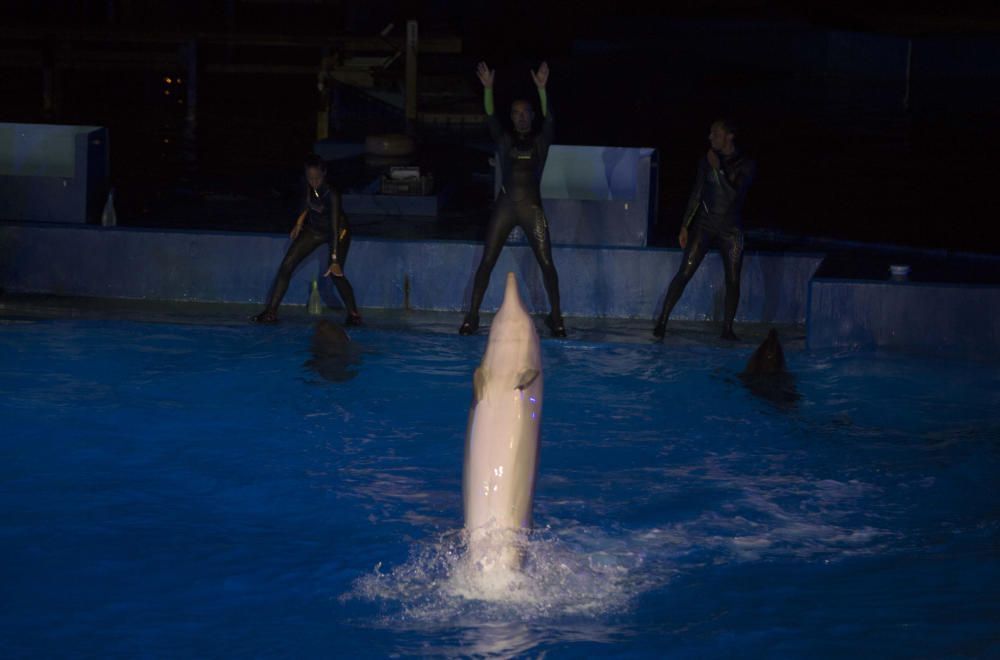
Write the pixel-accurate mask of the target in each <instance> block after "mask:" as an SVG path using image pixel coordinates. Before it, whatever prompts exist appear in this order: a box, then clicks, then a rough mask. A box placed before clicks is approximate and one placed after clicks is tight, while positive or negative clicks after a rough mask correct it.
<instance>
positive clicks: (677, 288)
mask: <svg viewBox="0 0 1000 660" xmlns="http://www.w3.org/2000/svg"><path fill="white" fill-rule="evenodd" d="M719 159H720V163H719V164H720V167H719V169H717V170H716V169H713V168H712V166H711V165H709V163H708V157H707V156H706V157H704V158H702V159H701V161H700V162H699V163H698V174H697V177H696V179H695V183H694V188H693V189H692V191H691V197H690V198H689V199H688V204H687V210H686V211H685V213H684V227H685V229H689V235H688V241H687V245H686V246H685V248H684V258H683V259H682V260H681V266H680V269H678V271H677V274H676V275H675V276H674V278H673V280H671V282H670V288H669V289H667V296H666V299H665V300H664V301H663V309H662V311H661V312H660V316H659V317H658V319H657V324H656V328H655V329H654V330H653V332H654V334H656V335H657V336H662V335H663V333H664V330H665V328H666V324H667V319H669V318H670V312H671V310H673V308H674V305H676V304H677V301H678V300H680V297H681V294H682V293H683V292H684V287H685V286H687V283H688V282H689V281H690V280H691V278H692V277H693V276H694V273H695V271H696V270H698V266H700V265H701V261H702V259H704V258H705V254H706V253H707V252H708V250H709V249H711V248H713V247H717V248H718V249H719V253H720V254H721V255H722V265H723V269H724V270H725V276H726V304H725V319H724V321H723V336H733V335H732V328H733V319H735V318H736V308H737V306H738V305H739V302H740V271H741V270H742V268H743V203H744V202H745V201H746V196H747V191H748V190H749V189H750V183H751V182H752V181H753V177H754V174H755V172H756V165H755V163H754V161H753V160H751V159H749V158H747V157H746V156H745V155H743V154H742V153H741V152H739V151H736V152H735V153H733V154H731V155H729V156H725V155H720V156H719Z"/></svg>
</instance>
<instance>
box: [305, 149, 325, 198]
mask: <svg viewBox="0 0 1000 660" xmlns="http://www.w3.org/2000/svg"><path fill="white" fill-rule="evenodd" d="M303 165H304V167H305V170H306V181H307V182H308V183H309V185H310V186H312V188H313V190H318V189H319V188H321V187H322V186H323V184H324V183H325V182H326V162H325V161H324V160H323V159H322V158H320V157H319V156H317V155H316V154H309V155H308V156H306V160H305V163H303Z"/></svg>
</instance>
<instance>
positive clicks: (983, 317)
mask: <svg viewBox="0 0 1000 660" xmlns="http://www.w3.org/2000/svg"><path fill="white" fill-rule="evenodd" d="M287 244H288V238H287V236H284V235H279V234H248V233H237V232H210V231H190V230H152V229H130V228H114V229H112V228H102V227H94V226H69V225H52V224H45V225H42V224H31V223H2V224H0V288H2V289H3V290H4V291H6V293H7V294H40V295H55V296H63V297H70V298H74V297H81V298H105V299H133V300H140V301H141V300H145V301H166V302H186V303H229V304H236V305H239V306H241V307H244V306H245V307H246V309H245V310H243V309H241V310H240V311H239V314H238V318H240V319H242V318H245V317H246V316H249V314H250V313H251V312H252V311H253V310H257V309H259V307H260V305H261V304H262V301H263V300H264V299H265V297H266V295H267V293H268V288H269V286H270V284H271V281H272V279H273V277H274V274H275V272H276V270H277V267H278V264H279V262H280V260H281V258H282V256H283V255H284V251H285V249H286V248H287ZM481 253H482V245H481V244H479V243H474V242H467V241H446V240H438V241H434V240H391V239H373V238H355V240H354V242H353V244H352V247H351V253H350V259H349V262H348V270H347V272H348V275H349V276H350V278H351V281H352V284H353V285H354V288H355V292H356V295H357V298H358V301H359V304H360V305H361V307H362V309H363V310H364V313H365V315H366V317H367V318H369V319H371V320H372V321H374V319H375V318H376V316H377V314H376V312H377V310H387V311H392V310H405V311H406V312H451V313H453V314H452V316H449V317H447V318H449V319H450V322H448V323H446V325H449V326H451V325H453V326H454V327H456V328H457V325H458V322H459V320H460V315H459V314H458V312H460V311H461V310H462V309H463V307H464V306H465V305H466V304H467V302H466V301H467V300H468V299H469V295H470V291H471V280H472V275H473V273H474V271H475V268H476V265H477V264H478V261H479V258H480V255H481ZM553 255H554V259H555V261H556V264H557V266H558V268H559V275H560V289H561V293H562V302H563V311H564V313H565V315H566V316H567V319H568V320H567V325H568V326H569V327H570V328H573V327H577V328H580V329H581V330H582V329H583V328H584V327H588V323H592V322H591V321H587V319H597V320H601V322H602V323H607V322H608V321H611V320H614V321H615V322H616V323H617V322H619V321H621V322H623V323H624V326H627V327H628V328H629V329H628V330H627V332H624V333H623V334H628V335H632V334H636V335H637V336H638V337H641V338H642V340H643V341H646V340H647V338H648V339H650V340H651V338H650V337H649V332H650V329H651V324H652V322H651V319H652V317H653V316H654V315H655V313H656V311H657V309H658V308H659V306H660V304H661V301H662V296H663V294H664V292H665V289H666V286H667V284H668V283H669V280H670V278H671V277H672V276H673V274H674V272H676V270H677V267H678V265H679V263H680V259H681V257H682V252H681V250H679V249H667V248H622V247H618V248H603V247H596V246H555V247H554V248H553ZM324 257H325V255H324V254H322V251H321V250H317V252H316V253H314V254H313V255H312V256H310V257H309V258H308V259H307V260H306V261H305V262H304V263H303V265H302V266H301V267H300V268H299V270H298V272H296V274H295V276H294V277H293V279H292V283H291V286H290V288H289V291H288V295H287V296H286V298H285V303H286V305H285V306H283V309H282V314H283V316H285V317H289V311H288V310H291V309H293V308H294V307H295V306H296V305H299V306H301V305H303V304H304V303H305V302H306V299H307V295H308V291H309V286H310V284H311V281H312V280H313V279H318V280H320V290H321V294H322V296H323V298H324V302H326V304H327V305H329V306H330V307H332V308H338V307H340V301H339V299H338V298H337V296H336V294H335V293H334V291H333V288H332V285H331V284H330V282H329V281H328V280H324V279H323V278H321V277H320V275H321V273H322V271H323V266H324V264H323V263H322V259H323V258H324ZM903 258H906V255H902V254H888V255H884V256H882V257H878V258H874V257H862V258H859V259H857V260H855V262H856V263H854V264H853V265H851V266H850V267H848V266H845V265H844V260H843V259H838V258H833V257H828V255H827V254H826V253H823V252H748V253H747V255H746V257H745V259H744V267H743V280H742V295H741V300H740V308H739V312H738V315H737V319H736V321H737V326H747V325H748V324H749V325H750V326H752V325H756V324H759V325H761V326H771V325H777V326H801V327H803V328H804V329H805V334H806V335H807V337H808V346H809V348H811V349H827V348H833V349H840V348H844V349H866V348H888V349H898V350H903V351H907V352H917V353H941V354H951V355H957V356H961V357H970V358H975V359H997V358H1000V258H997V257H991V256H981V257H979V256H963V257H961V258H959V257H954V256H947V255H944V256H942V257H941V258H939V259H924V260H923V262H921V261H919V260H917V261H913V265H914V269H913V273H912V276H911V279H910V280H908V281H905V282H895V281H891V280H889V278H888V273H885V274H884V276H883V277H880V276H878V274H877V273H879V272H884V271H881V270H880V264H878V263H877V262H878V261H879V260H880V259H885V260H887V261H892V262H893V263H896V262H897V261H899V260H900V259H903ZM857 263H862V264H863V265H865V268H858V267H857ZM507 271H513V272H515V273H516V274H517V275H518V277H519V281H520V282H521V285H522V290H523V291H524V293H525V295H524V298H525V301H526V304H527V305H528V307H529V309H530V311H532V312H535V313H544V312H547V311H548V304H547V299H546V296H545V291H544V287H543V286H542V282H541V276H540V273H539V270H538V267H537V265H536V263H535V259H534V256H533V255H532V254H531V251H530V249H529V248H528V247H526V246H524V245H510V246H508V248H507V249H505V250H504V252H503V253H502V255H501V258H500V261H499V262H498V264H497V266H496V269H495V270H494V276H493V277H492V279H491V284H490V288H489V290H488V291H487V295H486V299H485V301H484V305H483V311H484V312H488V311H492V310H495V309H496V307H497V305H498V304H499V302H500V298H501V295H502V284H503V277H501V276H499V274H502V273H504V272H507ZM722 279H723V278H722V264H721V260H720V259H719V257H718V255H717V254H714V253H712V254H710V255H709V256H708V257H706V259H705V262H704V264H703V265H702V267H701V268H700V269H699V271H698V273H697V274H696V275H695V277H694V279H693V280H692V281H691V283H690V284H689V285H688V288H687V290H686V291H685V295H684V297H683V298H682V299H681V301H680V303H679V304H678V306H677V308H676V309H675V310H674V314H673V319H672V323H671V325H672V327H676V328H677V329H678V330H679V331H680V332H679V333H678V334H682V333H683V329H684V327H685V326H684V325H682V323H684V322H697V323H694V327H697V326H700V325H705V326H706V330H705V331H704V332H701V331H698V334H699V335H701V334H703V335H704V337H705V338H707V337H710V336H713V335H714V333H716V332H717V327H716V326H717V324H718V323H719V322H720V321H721V318H722V301H723V296H724V293H725V292H724V287H723V284H722ZM331 313H332V312H331ZM334 318H336V319H337V320H339V317H337V316H334ZM441 318H445V317H441ZM594 322H596V321H594ZM441 323H445V321H441ZM611 325H614V324H613V323H612V324H611ZM633 326H634V329H633ZM738 331H739V329H738ZM616 332H617V331H616ZM599 334H600V333H599ZM744 334H746V331H744ZM752 335H753V333H750V336H752Z"/></svg>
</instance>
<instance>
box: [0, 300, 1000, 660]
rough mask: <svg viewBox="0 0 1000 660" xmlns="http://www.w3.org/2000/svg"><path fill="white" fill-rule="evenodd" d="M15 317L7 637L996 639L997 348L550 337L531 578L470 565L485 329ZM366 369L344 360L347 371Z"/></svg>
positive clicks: (870, 643)
mask: <svg viewBox="0 0 1000 660" xmlns="http://www.w3.org/2000/svg"><path fill="white" fill-rule="evenodd" d="M310 333H311V327H310V326H309V325H308V324H306V323H302V322H290V323H286V324H283V325H280V326H277V327H254V326H245V325H235V324H234V325H225V324H220V325H196V324H188V325H185V324H170V323H142V322H131V321H102V320H80V319H77V320H34V321H18V322H15V321H11V320H8V321H0V422H2V427H0V434H2V435H0V437H2V441H0V516H2V525H0V588H2V594H3V596H2V599H0V644H2V647H3V650H2V654H3V656H5V657H23V656H34V657H55V656H76V657H121V656H141V657H219V656H254V657H259V656H280V657H316V656H329V657H363V656H375V657H386V656H394V655H396V656H399V655H403V656H405V655H420V656H449V655H461V656H470V655H472V656H479V657H489V656H493V655H496V656H509V655H528V656H532V657H537V656H541V655H542V654H545V656H546V657H549V658H552V657H595V656H606V657H644V656H649V657H678V658H703V657H727V656H738V657H768V658H776V657H789V658H803V657H845V656H848V655H851V656H858V657H948V656H961V657H969V656H982V657H985V656H994V657H995V656H998V655H1000V624H998V622H1000V600H998V599H997V595H996V594H997V593H998V588H1000V573H998V568H1000V553H998V547H1000V543H998V540H1000V534H998V531H1000V496H998V491H997V487H996V484H997V482H998V476H1000V418H998V413H997V412H996V411H997V410H998V408H1000V372H998V370H997V368H996V365H990V364H976V363H962V362H951V361H945V360H917V359H912V358H906V357H901V356H897V355H890V354H880V353H863V354H862V353H840V354H833V353H809V352H805V351H803V350H801V348H799V349H794V348H792V349H790V350H788V351H787V357H788V361H789V366H790V368H791V370H792V371H793V372H794V373H795V375H796V379H797V390H798V392H799V394H800V396H801V398H800V399H799V401H798V403H797V405H795V406H794V407H790V408H788V407H784V408H782V407H778V406H775V405H773V404H772V403H770V402H768V401H766V400H763V399H761V398H758V397H756V396H754V395H752V394H751V393H750V392H749V391H748V390H747V389H745V388H744V387H743V386H742V384H741V382H740V381H739V380H738V379H737V378H736V377H735V374H736V373H737V372H738V371H739V370H740V369H741V368H742V366H743V364H744V362H745V361H746V359H747V357H748V355H749V353H750V352H751V351H752V349H753V345H752V344H751V343H749V342H746V343H744V344H741V345H739V346H736V347H723V346H718V345H715V344H713V343H711V342H709V343H699V342H697V341H688V342H673V343H671V342H668V343H667V344H666V345H659V344H644V343H623V342H618V341H585V340H574V341H552V340H545V341H544V342H543V360H544V369H545V407H544V414H543V421H542V449H541V452H542V453H541V469H540V473H539V481H538V489H537V497H536V502H535V522H536V531H535V533H534V534H533V536H532V538H531V541H530V543H529V548H528V557H527V564H526V566H525V576H524V579H523V580H521V581H519V582H517V583H514V584H512V585H510V587H509V589H508V590H507V591H506V592H504V593H502V594H490V595H489V597H486V596H483V597H478V596H476V597H474V595H475V594H474V592H472V591H470V590H469V589H468V584H465V583H464V579H465V578H464V577H463V574H462V572H461V571H460V570H459V569H458V567H459V565H460V562H459V560H460V557H461V535H460V533H459V530H460V528H461V522H462V508H461V496H460V491H461V462H462V451H463V438H464V430H465V423H466V415H467V410H468V404H469V400H470V392H471V375H472V371H473V369H474V368H475V366H476V364H477V362H478V360H479V358H480V356H481V354H482V350H483V348H484V346H485V337H483V336H480V337H474V338H459V337H457V336H454V335H452V334H450V333H449V334H443V333H437V332H430V331H421V330H420V329H416V330H413V329H410V330H404V329H401V328H397V329H392V328H379V327H374V328H365V329H361V330H359V331H356V332H353V333H352V336H353V337H354V340H355V343H356V345H357V346H358V347H360V349H361V354H360V362H359V363H358V364H355V365H354V366H353V367H352V370H353V371H354V372H355V373H356V375H354V377H353V378H351V377H348V378H347V379H346V380H343V381H342V382H334V381H328V380H326V379H324V378H321V377H319V376H318V375H317V374H316V373H315V372H314V371H312V370H310V369H308V368H307V367H304V366H303V365H304V363H305V362H306V361H307V360H308V359H309V357H310V354H309V338H310ZM352 375H353V374H352Z"/></svg>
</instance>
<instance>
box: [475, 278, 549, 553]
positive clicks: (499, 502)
mask: <svg viewBox="0 0 1000 660" xmlns="http://www.w3.org/2000/svg"><path fill="white" fill-rule="evenodd" d="M541 417H542V358H541V350H540V347H539V344H538V333H537V332H536V331H535V325H534V323H533V322H532V320H531V317H530V316H528V312H527V310H525V308H524V304H523V303H522V302H521V297H520V295H519V294H518V290H517V278H516V277H514V273H508V274H507V287H506V291H505V292H504V299H503V304H502V305H501V306H500V309H499V311H498V312H497V314H496V317H494V319H493V322H492V324H491V325H490V335H489V339H488V340H487V344H486V353H485V354H484V355H483V360H482V362H481V363H480V365H479V368H477V369H476V372H475V375H474V377H473V395H472V408H471V410H470V411H469V426H468V430H467V432H466V436H465V463H464V469H463V472H462V497H463V503H464V511H465V529H466V530H468V533H469V550H470V553H472V554H473V556H474V557H477V556H482V557H486V556H487V555H489V554H490V553H491V548H492V549H493V550H492V556H493V560H490V559H484V560H483V561H484V562H485V563H489V564H492V563H493V561H497V562H499V563H500V564H502V565H504V566H505V567H507V568H516V567H517V566H518V565H519V564H520V561H521V555H520V551H518V550H517V549H516V539H517V536H518V534H517V532H518V531H520V530H524V531H527V530H530V529H531V526H532V502H533V499H534V493H535V474H536V471H537V468H538V427H539V423H540V422H541ZM498 541H499V546H498V544H497V542H498Z"/></svg>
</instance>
